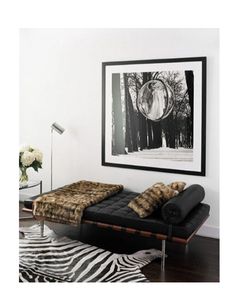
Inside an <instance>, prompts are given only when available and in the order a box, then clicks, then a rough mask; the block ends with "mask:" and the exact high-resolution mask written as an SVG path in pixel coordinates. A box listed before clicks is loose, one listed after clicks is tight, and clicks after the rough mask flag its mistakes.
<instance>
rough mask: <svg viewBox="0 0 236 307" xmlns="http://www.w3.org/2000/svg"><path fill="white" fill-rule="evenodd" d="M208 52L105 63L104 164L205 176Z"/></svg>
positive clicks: (103, 100) (103, 93) (103, 78)
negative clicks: (186, 55) (176, 56)
mask: <svg viewBox="0 0 236 307" xmlns="http://www.w3.org/2000/svg"><path fill="white" fill-rule="evenodd" d="M205 147H206V57H194V58H179V59H177V58H176V59H159V60H142V61H125V62H104V63H102V165H105V166H112V167H124V168H135V169H142V170H150V171H159V172H168V173H180V174H189V175H198V176H205V150H206V149H205Z"/></svg>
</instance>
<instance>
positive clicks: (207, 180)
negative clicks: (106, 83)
mask: <svg viewBox="0 0 236 307" xmlns="http://www.w3.org/2000/svg"><path fill="white" fill-rule="evenodd" d="M218 36H219V34H218V30H216V29H90V30H88V29H65V30H63V29H22V30H21V31H20V143H21V144H31V145H35V146H37V147H38V148H40V149H41V150H42V151H43V153H44V163H43V169H42V170H40V171H39V173H38V174H37V173H35V172H34V171H30V172H29V174H30V178H31V179H36V178H42V180H43V189H44V191H47V190H49V188H50V125H51V123H52V122H54V121H57V122H58V123H60V124H61V125H62V126H64V127H65V128H66V132H65V133H64V134H63V135H57V134H55V138H54V140H55V141H54V151H55V152H56V156H55V159H54V161H55V162H54V183H55V184H54V187H58V186H61V185H64V184H67V183H71V182H74V181H77V180H80V179H89V180H98V181H103V182H111V183H122V184H124V186H125V187H126V188H129V189H132V190H135V191H143V190H144V189H145V188H147V187H148V186H150V185H152V184H153V183H155V182H156V181H163V182H165V183H169V182H171V181H173V180H184V181H186V182H187V183H188V184H192V183H199V184H201V185H203V186H204V187H205V190H206V197H205V202H206V203H209V204H210V205H211V216H210V218H209V219H208V220H207V222H206V224H205V226H204V227H203V228H202V229H201V230H200V232H199V233H200V234H202V235H206V236H213V237H218V229H219V118H218V115H219V114H218V113H219V107H218V103H219V99H218V95H219V92H218V75H219V71H218V69H219V68H218V67H219V65H218V49H219V37H218ZM198 56H207V61H208V63H207V132H206V135H207V140H206V149H207V152H206V174H207V175H206V177H198V176H187V175H180V174H168V173H161V172H151V171H141V170H132V169H122V168H112V167H105V166H101V62H103V61H122V60H143V59H158V58H173V57H198ZM30 192H31V193H37V190H32V191H30V190H29V192H28V193H30Z"/></svg>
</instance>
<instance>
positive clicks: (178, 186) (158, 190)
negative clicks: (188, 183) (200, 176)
mask: <svg viewBox="0 0 236 307" xmlns="http://www.w3.org/2000/svg"><path fill="white" fill-rule="evenodd" d="M184 186H185V183H183V182H172V183H171V184H169V185H165V184H164V183H162V182H158V183H155V184H154V185H153V186H152V187H150V188H148V189H147V190H145V191H144V192H143V193H141V194H139V195H138V196H137V197H135V198H134V199H132V200H131V201H130V203H129V204H128V207H129V208H131V209H133V210H134V211H135V212H136V213H137V214H138V215H139V217H141V218H145V217H147V216H149V215H151V214H152V213H153V212H154V210H155V209H156V208H157V206H160V205H162V204H164V203H165V202H167V201H168V200H169V199H171V198H172V197H175V196H176V195H178V193H179V192H181V191H182V190H183V189H184Z"/></svg>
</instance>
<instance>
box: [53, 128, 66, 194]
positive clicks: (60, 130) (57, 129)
mask: <svg viewBox="0 0 236 307" xmlns="http://www.w3.org/2000/svg"><path fill="white" fill-rule="evenodd" d="M53 130H55V131H56V132H57V133H58V134H62V133H63V132H64V131H65V129H64V128H63V127H62V126H60V125H59V124H58V123H53V124H52V125H51V191H52V188H53V164H52V163H53Z"/></svg>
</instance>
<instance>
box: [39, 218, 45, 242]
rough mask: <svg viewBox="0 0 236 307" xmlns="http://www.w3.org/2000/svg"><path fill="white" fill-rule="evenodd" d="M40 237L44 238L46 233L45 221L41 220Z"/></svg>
mask: <svg viewBox="0 0 236 307" xmlns="http://www.w3.org/2000/svg"><path fill="white" fill-rule="evenodd" d="M39 223H40V236H41V238H42V237H43V232H44V220H40V222H39Z"/></svg>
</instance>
